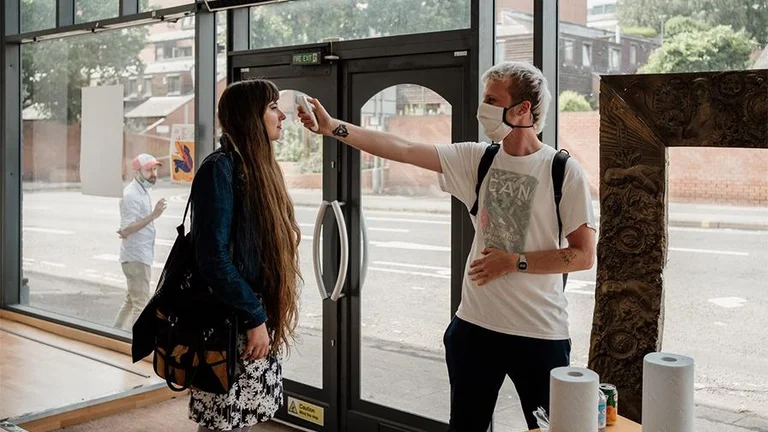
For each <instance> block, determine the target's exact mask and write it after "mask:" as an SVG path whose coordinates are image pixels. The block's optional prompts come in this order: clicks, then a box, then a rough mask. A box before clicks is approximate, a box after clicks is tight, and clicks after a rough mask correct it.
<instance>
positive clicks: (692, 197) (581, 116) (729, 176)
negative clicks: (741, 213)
mask: <svg viewBox="0 0 768 432" xmlns="http://www.w3.org/2000/svg"><path fill="white" fill-rule="evenodd" d="M599 140H600V116H599V114H598V113H597V112H586V113H560V145H561V146H562V148H566V149H568V151H570V153H571V155H573V156H574V157H576V159H577V160H578V161H579V162H580V163H581V164H582V167H584V170H585V171H586V173H587V178H588V180H589V185H590V189H591V191H592V194H593V196H594V197H597V196H598V194H597V191H598V180H599V179H598V176H599V167H600V157H599V156H600V155H599ZM667 151H668V160H669V168H668V175H669V199H670V201H678V202H696V203H713V204H738V205H755V206H757V205H759V206H765V205H768V174H766V170H768V150H765V149H715V148H679V147H678V148H670V149H668V150H667Z"/></svg>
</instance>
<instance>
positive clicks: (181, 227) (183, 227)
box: [176, 192, 192, 237]
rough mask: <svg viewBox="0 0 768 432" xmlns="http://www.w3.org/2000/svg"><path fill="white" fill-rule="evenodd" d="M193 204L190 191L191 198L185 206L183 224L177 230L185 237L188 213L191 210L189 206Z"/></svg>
mask: <svg viewBox="0 0 768 432" xmlns="http://www.w3.org/2000/svg"><path fill="white" fill-rule="evenodd" d="M191 204H192V192H190V193H189V198H187V205H186V207H184V217H182V218H181V225H179V226H177V227H176V232H177V233H178V234H179V235H180V236H182V237H184V233H185V232H186V228H185V224H186V223H187V213H188V212H189V206H190V205H191Z"/></svg>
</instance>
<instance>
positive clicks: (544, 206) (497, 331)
mask: <svg viewBox="0 0 768 432" xmlns="http://www.w3.org/2000/svg"><path fill="white" fill-rule="evenodd" d="M483 82H484V84H485V89H484V92H483V102H482V103H481V104H480V107H479V109H478V115H477V117H478V120H479V121H480V123H481V125H482V126H483V128H484V129H485V133H486V135H488V137H489V138H491V139H492V140H493V141H494V142H498V143H501V149H500V150H499V151H498V153H497V154H496V156H495V157H494V158H493V161H492V163H491V165H490V169H489V170H488V172H487V175H486V176H485V178H484V180H483V183H482V185H481V188H480V192H479V194H476V193H475V186H476V183H477V180H478V166H479V164H480V160H481V158H482V156H483V154H484V152H485V151H486V148H487V147H488V144H486V143H472V142H470V143H459V144H453V145H437V146H435V145H429V144H422V143H415V142H411V141H408V140H407V139H405V138H401V137H398V136H395V135H392V134H387V133H383V132H377V131H371V130H366V129H362V128H360V127H358V126H355V125H352V124H349V123H345V122H342V121H339V120H337V119H334V118H331V117H330V116H329V115H328V113H327V111H326V110H325V109H324V108H323V107H322V105H321V104H320V103H319V102H318V101H316V100H314V99H310V102H311V103H312V104H313V105H314V108H315V109H314V111H315V114H316V116H317V121H318V126H319V128H318V133H321V134H324V135H329V136H332V137H334V138H336V139H339V140H341V141H343V142H345V143H347V144H349V145H351V146H354V147H356V148H358V149H360V150H362V151H365V152H367V153H371V154H373V155H376V156H379V157H383V158H386V159H391V160H395V161H398V162H405V163H410V164H413V165H416V166H419V167H422V168H425V169H429V170H432V171H435V172H437V173H439V174H438V175H439V182H440V187H441V188H442V189H443V190H444V191H446V192H449V193H451V194H452V195H453V196H455V197H457V198H458V199H459V200H461V201H462V202H463V203H464V204H465V205H466V206H467V208H468V209H469V208H472V207H473V204H474V202H475V200H476V199H479V203H478V204H479V205H478V210H479V211H478V213H477V214H478V216H477V217H473V218H472V220H473V223H474V225H475V232H476V234H475V239H474V242H473V243H472V250H471V252H470V256H469V259H468V261H467V267H466V274H465V277H464V281H463V288H462V296H461V304H460V306H459V310H458V312H457V313H456V316H455V317H454V319H453V320H452V322H451V324H450V325H449V326H448V329H447V330H446V333H445V337H444V343H445V348H446V363H447V365H448V373H449V377H450V382H451V394H452V398H451V420H450V430H451V431H460V432H481V431H485V430H486V429H487V428H488V425H489V423H490V421H491V417H492V415H493V410H494V407H495V405H496V399H497V397H498V392H499V389H500V388H501V385H502V383H503V382H504V377H505V376H509V377H510V378H511V379H512V381H513V382H514V384H515V387H516V389H517V392H518V394H519V396H520V400H521V403H522V408H523V412H524V414H525V418H526V422H527V423H528V426H529V428H536V427H538V426H537V425H536V421H535V419H534V417H533V411H534V410H535V409H536V408H537V407H539V406H542V407H545V408H547V407H548V406H549V373H550V371H551V370H552V369H554V368H556V367H560V366H567V365H569V363H570V351H571V342H570V339H569V334H568V313H567V311H566V305H567V300H566V297H565V295H564V293H563V288H564V287H563V283H564V282H563V277H562V274H563V273H569V272H574V271H579V270H586V269H589V268H591V267H592V265H593V263H594V256H595V218H594V214H593V210H592V202H591V197H590V194H589V188H588V185H587V181H586V178H585V175H584V173H583V172H582V170H581V168H580V167H579V165H578V163H577V162H576V161H575V160H574V159H573V158H570V159H568V160H567V163H566V165H565V174H564V179H563V184H562V200H561V202H560V216H561V219H562V234H563V235H564V236H565V238H566V239H567V240H568V246H567V247H564V248H561V246H560V233H559V229H558V219H557V212H556V207H555V201H554V190H553V181H552V163H553V159H554V156H555V154H556V150H555V149H554V148H552V147H550V146H547V145H544V144H543V143H542V142H541V141H539V139H538V138H537V134H538V133H539V132H541V130H542V129H543V127H544V118H545V117H546V113H547V109H548V107H549V102H550V100H551V95H550V94H549V91H548V89H547V82H546V79H545V78H544V76H543V75H542V73H541V71H539V70H538V69H536V68H535V67H533V66H531V65H530V64H527V63H520V62H506V63H502V64H499V65H497V66H494V67H493V68H491V69H490V70H489V71H488V72H486V73H485V74H484V75H483ZM300 116H301V118H302V121H303V122H304V124H305V125H306V126H307V127H310V126H311V124H312V120H311V118H310V117H309V116H308V115H307V114H306V113H304V112H303V111H301V114H300ZM478 195H479V196H478Z"/></svg>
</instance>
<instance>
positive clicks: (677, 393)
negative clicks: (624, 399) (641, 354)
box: [642, 353, 694, 432]
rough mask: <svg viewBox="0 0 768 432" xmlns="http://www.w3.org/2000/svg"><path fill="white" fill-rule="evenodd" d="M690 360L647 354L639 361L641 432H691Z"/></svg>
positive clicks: (692, 418)
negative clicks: (641, 394)
mask: <svg viewBox="0 0 768 432" xmlns="http://www.w3.org/2000/svg"><path fill="white" fill-rule="evenodd" d="M693 379H694V375H693V359H692V358H690V357H686V356H681V355H677V354H669V353H650V354H648V355H646V356H645V359H644V360H643V414H642V417H643V419H642V420H643V432H693V426H694V425H693V422H694V403H693Z"/></svg>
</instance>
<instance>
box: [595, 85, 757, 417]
mask: <svg viewBox="0 0 768 432" xmlns="http://www.w3.org/2000/svg"><path fill="white" fill-rule="evenodd" d="M670 146H690V147H693V146H698V147H748V148H768V70H756V71H743V72H727V73H701V74H675V75H625V76H607V77H603V78H602V82H601V88H600V215H601V216H600V240H599V242H598V247H597V262H598V264H597V290H596V295H595V314H594V320H593V324H592V341H591V347H590V356H589V357H590V358H589V367H590V368H591V369H593V370H595V371H596V372H598V373H599V374H600V378H601V380H602V381H604V382H611V383H614V384H616V385H617V386H618V388H619V392H620V393H621V399H622V414H623V415H625V416H627V417H629V418H631V419H633V420H636V421H639V420H640V417H641V401H642V388H641V386H642V371H643V357H645V355H646V354H647V353H649V352H653V351H659V350H660V349H661V336H662V331H663V323H664V316H663V303H662V298H663V297H662V296H663V289H664V287H663V271H664V265H665V263H666V256H667V213H666V212H667V205H666V201H667V198H666V191H667V157H666V155H667V150H666V148H667V147H670ZM672 289H674V287H672Z"/></svg>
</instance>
